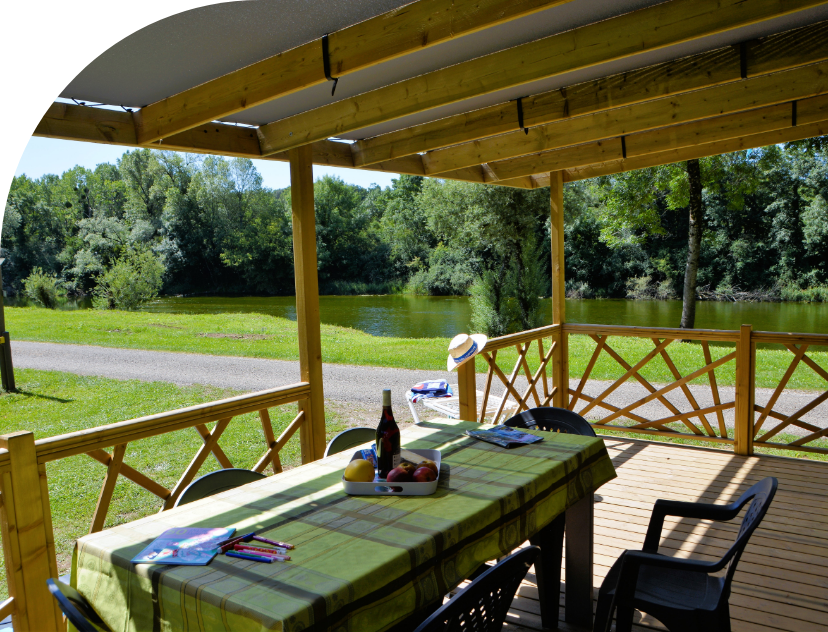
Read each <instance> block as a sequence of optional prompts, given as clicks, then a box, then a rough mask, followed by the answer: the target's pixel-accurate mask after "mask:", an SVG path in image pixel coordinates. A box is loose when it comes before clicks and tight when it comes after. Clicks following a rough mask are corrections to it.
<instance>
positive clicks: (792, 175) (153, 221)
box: [2, 141, 828, 300]
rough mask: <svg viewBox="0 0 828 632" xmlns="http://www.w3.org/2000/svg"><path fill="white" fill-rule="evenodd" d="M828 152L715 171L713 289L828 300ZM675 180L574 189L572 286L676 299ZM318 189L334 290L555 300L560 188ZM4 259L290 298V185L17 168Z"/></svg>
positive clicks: (680, 268)
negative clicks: (512, 281)
mask: <svg viewBox="0 0 828 632" xmlns="http://www.w3.org/2000/svg"><path fill="white" fill-rule="evenodd" d="M827 158H828V152H826V147H825V144H824V143H822V142H821V141H815V142H801V143H792V144H789V145H787V146H784V147H783V146H773V147H767V148H764V149H762V150H755V151H749V152H739V153H736V154H730V155H729V156H726V157H720V158H718V159H715V160H714V162H710V163H705V162H703V163H702V165H703V169H704V170H706V171H707V173H708V176H709V177H707V178H705V189H704V205H705V215H704V217H705V227H704V228H705V232H704V239H703V242H702V250H701V259H700V267H699V288H700V291H699V293H700V294H701V295H702V296H703V297H706V298H734V297H736V298H739V297H741V298H746V297H747V298H750V297H751V296H755V297H764V298H791V299H802V298H805V299H817V300H820V299H826V298H828V296H826V293H825V290H824V287H825V285H826V283H828V263H826V262H828V202H827V201H826V200H828V166H827V165H828V160H826V159H827ZM708 160H710V159H708ZM671 178H672V179H671ZM677 178H678V176H675V177H673V176H670V172H669V171H664V170H663V169H662V170H661V171H659V170H658V169H650V170H643V171H641V172H634V173H630V174H618V175H616V176H612V177H604V178H597V179H595V180H590V181H583V182H577V183H571V184H568V185H566V190H565V211H566V276H567V291H568V293H569V295H570V296H576V297H577V296H581V297H587V298H588V297H625V296H633V297H647V296H649V297H674V296H677V295H680V293H681V288H682V278H683V275H684V268H685V262H686V260H687V231H688V214H687V212H686V210H684V211H683V210H682V208H681V187H682V186H683V185H682V182H681V181H680V178H679V179H677ZM314 192H315V199H316V221H317V227H316V228H317V242H318V258H319V280H320V289H321V291H322V292H323V293H329V294H347V293H385V292H403V291H410V292H417V293H424V294H467V293H469V292H470V289H471V288H472V286H473V284H475V282H476V281H478V280H479V279H481V278H483V277H485V276H486V274H489V275H490V276H491V277H492V278H500V277H504V276H505V275H508V274H511V273H512V272H510V271H513V272H514V274H515V275H517V277H516V278H518V277H520V278H522V277H521V275H526V274H530V275H534V277H535V278H533V279H530V281H531V282H530V283H529V284H528V285H527V286H526V288H527V289H526V291H527V292H533V291H535V290H536V289H539V291H541V293H544V294H548V293H549V289H548V288H549V281H548V279H549V268H550V263H549V262H550V251H549V235H550V228H549V198H548V195H549V194H548V191H547V190H535V191H524V190H518V189H508V188H505V187H489V186H483V185H475V184H468V183H460V182H453V181H442V180H429V179H423V178H419V177H411V176H401V177H399V178H398V179H396V180H395V181H394V184H393V186H391V187H387V188H384V189H383V188H380V187H378V186H374V187H372V188H368V189H365V188H361V187H358V186H354V185H349V184H346V183H344V182H342V181H341V180H339V179H336V178H332V177H327V176H326V177H324V178H321V179H320V180H318V181H317V182H316V183H315V185H314ZM676 200H679V201H678V202H677V201H676ZM2 253H3V256H5V257H6V258H7V262H6V264H5V266H4V268H3V270H4V272H3V275H4V282H5V284H6V289H7V290H13V291H20V290H21V289H22V288H23V281H24V280H25V279H26V278H27V277H29V275H30V274H32V272H33V271H35V270H36V269H38V268H39V269H40V270H39V273H40V274H42V275H47V276H52V277H54V278H55V280H56V282H57V283H58V284H59V285H60V286H61V287H62V288H63V290H65V291H66V292H67V293H69V294H88V293H91V292H93V291H94V290H95V288H96V287H97V286H98V285H99V284H100V283H102V280H103V279H104V277H105V275H106V274H107V272H110V277H107V278H109V281H107V283H110V284H112V283H116V281H117V279H115V280H114V281H113V280H112V279H113V278H115V277H114V276H113V275H115V273H114V272H112V271H113V270H114V269H115V267H116V266H117V265H118V264H119V262H120V263H121V264H123V265H132V266H133V267H132V268H129V267H127V268H124V270H138V269H141V270H144V269H146V270H149V269H151V268H152V266H151V265H150V264H152V265H155V264H157V271H160V273H161V275H160V277H159V278H160V281H159V283H160V284H161V291H162V292H164V293H168V294H191V293H233V294H292V293H293V291H294V287H293V262H292V240H291V211H290V189H282V190H272V189H268V188H266V187H264V186H263V185H262V178H261V176H260V174H259V173H258V172H257V170H256V168H255V166H254V164H253V163H252V162H251V161H250V160H246V159H239V158H237V159H232V160H226V159H222V158H218V157H213V156H209V157H198V156H192V155H182V154H176V153H172V152H161V151H154V150H146V149H144V150H135V151H129V152H126V153H125V154H124V155H123V156H122V157H121V158H120V159H119V160H118V163H117V164H116V165H112V164H101V165H99V166H98V167H97V168H96V169H95V170H89V169H85V168H83V167H75V168H74V169H72V170H70V171H67V172H65V173H64V174H62V175H60V176H58V175H46V176H43V177H42V178H39V179H37V180H32V179H30V178H28V177H26V176H25V175H22V176H18V177H16V178H15V179H14V181H13V183H12V186H11V193H10V195H9V198H8V200H7V202H6V210H5V216H4V220H3V232H2ZM150 257H151V258H152V259H153V261H154V263H153V262H151V261H149V258H150ZM135 262H139V263H140V266H144V267H143V268H140V267H136V266H139V263H135ZM152 269H153V270H156V268H152ZM122 272H123V270H122ZM123 274H127V273H123ZM115 276H117V275H115ZM127 276H128V274H127ZM112 287H115V286H114V285H113V286H112ZM113 291H114V290H113Z"/></svg>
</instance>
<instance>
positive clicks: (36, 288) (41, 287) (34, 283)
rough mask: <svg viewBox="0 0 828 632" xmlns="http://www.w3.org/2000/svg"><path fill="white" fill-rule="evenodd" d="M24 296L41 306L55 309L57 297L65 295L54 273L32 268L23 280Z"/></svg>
mask: <svg viewBox="0 0 828 632" xmlns="http://www.w3.org/2000/svg"><path fill="white" fill-rule="evenodd" d="M23 288H24V293H25V294H26V296H27V297H28V298H29V299H30V300H32V301H34V302H35V303H37V304H38V305H42V306H43V307H48V308H49V309H55V308H56V307H57V306H58V299H60V298H62V297H64V296H65V295H66V291H65V290H64V289H63V286H62V285H61V283H60V281H59V280H58V278H57V277H56V276H55V275H54V274H46V273H45V272H43V270H42V269H41V268H34V269H33V270H32V273H31V274H30V275H29V276H28V277H26V279H25V280H24V281H23Z"/></svg>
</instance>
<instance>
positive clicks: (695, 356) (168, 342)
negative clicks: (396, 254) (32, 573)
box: [6, 307, 828, 390]
mask: <svg viewBox="0 0 828 632" xmlns="http://www.w3.org/2000/svg"><path fill="white" fill-rule="evenodd" d="M6 320H7V325H6V326H7V327H8V329H9V331H10V332H11V336H12V340H36V341H41V342H61V343H72V344H89V345H100V346H104V347H123V348H131V349H155V350H159V351H179V352H189V353H206V354H214V355H230V356H247V357H253V358H271V359H277V360H298V359H299V351H298V346H297V343H296V336H297V333H296V323H295V322H294V321H291V320H287V319H285V318H276V317H273V316H268V315H265V314H220V315H212V314H198V315H192V314H151V313H146V312H118V311H97V310H79V311H54V310H49V309H43V308H35V307H25V308H20V307H10V308H6ZM448 342H449V339H448V338H426V339H422V338H419V339H413V338H391V337H381V336H371V335H369V334H366V333H364V332H361V331H357V330H355V329H348V328H345V327H337V326H334V325H324V324H323V325H322V357H323V359H324V361H325V362H329V363H333V364H357V365H367V366H384V367H395V368H404V369H422V370H429V371H434V370H445V366H446V350H447V348H448ZM609 344H610V346H612V348H613V349H615V351H617V352H618V353H619V354H620V355H621V356H622V357H623V358H624V359H625V360H627V361H628V362H630V364H635V363H636V362H637V361H638V360H639V359H640V358H642V357H643V356H644V355H646V354H647V353H649V352H650V351H651V350H652V349H653V343H652V342H651V341H650V340H642V339H636V338H620V337H619V338H610V341H609ZM569 349H570V351H569V358H570V375H571V376H572V377H577V376H580V375H582V374H583V371H584V369H585V368H586V365H587V363H588V362H589V358H590V355H591V354H592V351H593V349H595V343H594V342H593V341H592V340H591V339H590V338H589V337H587V336H570V339H569ZM815 349H816V350H812V351H809V356H810V357H811V358H813V359H814V361H815V362H817V363H818V364H819V365H820V366H822V367H824V368H826V369H828V347H817V348H815ZM667 350H668V352H669V353H670V356H671V358H673V361H674V362H675V363H676V366H677V368H678V370H679V371H680V372H681V373H682V375H686V374H687V373H689V372H692V371H694V370H696V369H698V368H700V367H701V366H703V365H704V357H703V353H702V349H701V347H700V345H698V344H694V343H681V342H673V343H672V344H670V346H669V347H667ZM710 351H711V354H712V356H713V358H714V359H716V358H719V357H722V356H723V355H725V354H727V353H730V352H731V351H733V347H732V346H711V348H710ZM792 357H793V356H792V354H791V353H790V352H789V351H787V350H785V349H781V348H778V349H771V348H768V349H762V348H760V349H758V350H757V352H756V385H757V386H759V387H766V388H774V387H776V385H777V384H778V383H779V379H780V377H781V376H782V375H783V374H784V373H785V370H786V369H787V368H788V365H789V364H790V361H791V359H792ZM516 358H517V354H516V352H515V350H514V349H504V350H501V351H500V352H498V363H499V364H500V366H501V367H504V372H506V373H507V374H508V373H509V371H510V370H511V367H512V365H513V364H514V362H515V359H516ZM501 359H502V362H501ZM529 360H530V365H531V366H532V368H533V370H534V368H535V367H537V364H538V359H537V351H536V349H532V350H531V351H530V355H529ZM507 368H508V369H507ZM477 370H478V371H479V372H485V371H486V365H485V362H484V361H483V360H482V359H478V360H477ZM623 372H624V371H623V369H621V367H620V366H619V365H618V364H617V363H616V362H615V361H614V360H613V359H612V358H610V357H609V356H607V355H606V353H602V355H601V359H600V360H599V361H598V362H597V363H596V366H595V368H594V370H593V372H592V375H591V377H592V378H593V379H598V380H615V379H617V378H618V377H620V376H621V375H622V374H623ZM641 374H642V375H643V376H644V377H645V378H646V379H648V380H650V381H653V382H672V381H673V376H672V374H671V373H670V371H669V369H668V367H667V365H666V364H665V363H664V361H663V360H662V359H661V357H660V356H659V357H658V358H656V359H654V360H653V361H651V362H650V363H649V364H648V365H647V366H646V367H644V369H643V370H642V371H641ZM716 378H717V381H718V384H719V385H721V386H732V385H733V384H734V383H735V362H733V361H731V362H728V363H726V364H725V365H723V366H722V367H720V368H718V369H716ZM694 383H698V384H705V383H707V377H706V376H702V377H701V378H698V379H696V380H695V382H694ZM789 388H796V389H806V390H824V389H825V388H826V382H825V380H823V379H822V378H821V377H819V376H818V375H816V373H814V372H813V371H812V370H811V369H810V368H808V367H806V366H805V365H804V364H800V366H799V367H797V369H796V371H795V372H794V375H793V376H792V378H791V380H790V383H789Z"/></svg>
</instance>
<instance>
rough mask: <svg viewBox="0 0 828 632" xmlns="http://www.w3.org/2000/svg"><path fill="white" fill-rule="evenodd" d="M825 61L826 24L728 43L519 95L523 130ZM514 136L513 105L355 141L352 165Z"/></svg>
mask: <svg viewBox="0 0 828 632" xmlns="http://www.w3.org/2000/svg"><path fill="white" fill-rule="evenodd" d="M792 50H794V51H796V54H795V55H792V53H791V51H792ZM743 56H744V59H742V57H743ZM827 59H828V22H820V23H818V24H813V25H809V26H805V27H802V28H798V29H794V30H792V31H788V32H786V33H780V34H776V35H771V36H769V37H766V38H763V39H761V40H753V41H750V42H746V43H745V44H744V46H743V47H734V46H727V47H725V48H720V49H717V50H713V51H708V52H704V53H700V54H698V55H692V56H690V57H684V58H682V59H677V60H672V61H668V62H664V63H661V64H657V65H654V66H649V67H646V68H641V69H638V70H633V71H630V72H625V73H620V74H617V75H612V76H610V77H602V78H600V79H596V80H593V81H586V82H583V83H579V84H575V85H572V86H566V87H565V88H560V89H558V90H552V91H550V92H545V93H542V94H537V95H534V96H528V97H524V98H523V99H522V100H521V107H522V110H523V120H524V125H526V126H527V127H534V126H537V125H543V124H546V123H552V122H554V121H559V120H562V119H568V118H573V117H576V116H583V115H586V114H593V113H596V112H601V111H605V110H609V109H612V108H617V107H621V106H624V105H633V104H635V103H641V102H643V101H650V100H653V99H657V98H659V97H667V96H671V95H676V94H681V93H684V92H689V91H691V90H698V89H701V88H709V87H711V86H715V85H720V84H723V83H730V82H736V81H739V80H740V79H742V72H743V71H744V74H745V78H747V77H755V76H759V75H763V74H769V73H772V72H779V71H780V70H786V69H788V68H791V67H794V66H802V65H805V64H808V63H814V62H819V61H825V60H827ZM743 61H744V65H743V63H742V62H743ZM513 131H520V128H519V125H518V117H517V103H516V102H514V101H510V102H507V103H500V104H497V105H493V106H491V107H487V108H481V109H479V110H474V111H472V112H465V113H463V114H458V115H455V116H450V117H446V118H444V119H439V120H437V121H431V122H428V123H423V124H421V125H416V126H413V127H409V128H405V129H402V130H398V131H396V132H389V133H387V134H382V135H380V136H374V137H373V138H367V139H364V140H360V141H357V142H356V143H354V144H353V145H351V150H352V151H353V154H354V165H356V166H364V165H369V164H372V163H375V162H380V161H383V160H389V159H392V158H398V157H401V156H407V155H410V154H415V153H425V152H428V151H433V150H435V149H441V148H443V147H449V146H451V145H460V144H462V143H467V142H471V141H475V140H479V139H481V138H485V137H487V136H494V135H496V134H504V133H507V132H513Z"/></svg>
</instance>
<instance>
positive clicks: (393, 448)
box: [377, 389, 400, 478]
mask: <svg viewBox="0 0 828 632" xmlns="http://www.w3.org/2000/svg"><path fill="white" fill-rule="evenodd" d="M399 464H400V429H399V427H398V426H397V422H396V421H394V413H393V412H392V411H391V391H390V390H389V389H385V390H384V391H383V392H382V416H381V417H380V422H379V425H378V426H377V469H378V470H379V477H380V478H385V477H386V476H388V472H390V471H391V470H393V469H394V468H395V467H397V466H398V465H399Z"/></svg>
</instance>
